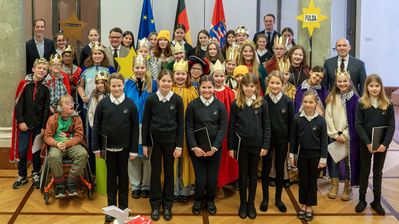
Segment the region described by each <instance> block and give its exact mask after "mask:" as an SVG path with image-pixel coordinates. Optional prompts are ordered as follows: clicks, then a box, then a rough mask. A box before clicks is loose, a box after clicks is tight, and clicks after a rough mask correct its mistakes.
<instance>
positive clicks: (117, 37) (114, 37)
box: [109, 36, 122, 39]
mask: <svg viewBox="0 0 399 224" xmlns="http://www.w3.org/2000/svg"><path fill="white" fill-rule="evenodd" d="M109 38H110V39H120V38H122V37H121V36H110V37H109Z"/></svg>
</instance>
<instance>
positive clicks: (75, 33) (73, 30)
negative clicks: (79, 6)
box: [60, 12, 87, 41]
mask: <svg viewBox="0 0 399 224" xmlns="http://www.w3.org/2000/svg"><path fill="white" fill-rule="evenodd" d="M86 25H87V23H85V22H82V21H80V20H79V19H78V17H77V16H76V13H75V12H73V13H72V15H71V17H69V18H68V19H66V20H60V26H61V29H62V30H63V31H64V35H65V37H66V38H67V39H69V40H72V39H75V40H80V41H81V40H82V31H83V28H84V27H85V26H86Z"/></svg>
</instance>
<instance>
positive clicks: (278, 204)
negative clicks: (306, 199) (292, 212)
mask: <svg viewBox="0 0 399 224" xmlns="http://www.w3.org/2000/svg"><path fill="white" fill-rule="evenodd" d="M276 207H277V208H278V210H279V211H280V212H287V207H285V204H284V203H283V202H282V201H278V202H276Z"/></svg>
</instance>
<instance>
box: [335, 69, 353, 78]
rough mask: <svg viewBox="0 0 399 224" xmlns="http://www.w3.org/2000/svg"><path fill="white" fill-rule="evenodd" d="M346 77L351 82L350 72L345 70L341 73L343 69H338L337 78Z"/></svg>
mask: <svg viewBox="0 0 399 224" xmlns="http://www.w3.org/2000/svg"><path fill="white" fill-rule="evenodd" d="M341 75H342V76H346V77H348V79H349V80H351V76H350V74H349V71H347V70H343V71H341V69H339V68H338V69H337V71H336V72H335V76H337V77H338V76H341Z"/></svg>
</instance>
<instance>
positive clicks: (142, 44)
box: [137, 37, 150, 49]
mask: <svg viewBox="0 0 399 224" xmlns="http://www.w3.org/2000/svg"><path fill="white" fill-rule="evenodd" d="M140 47H145V48H149V47H150V42H149V41H148V39H147V38H145V37H144V38H143V39H141V40H139V45H138V48H140ZM138 48H137V49H138Z"/></svg>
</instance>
